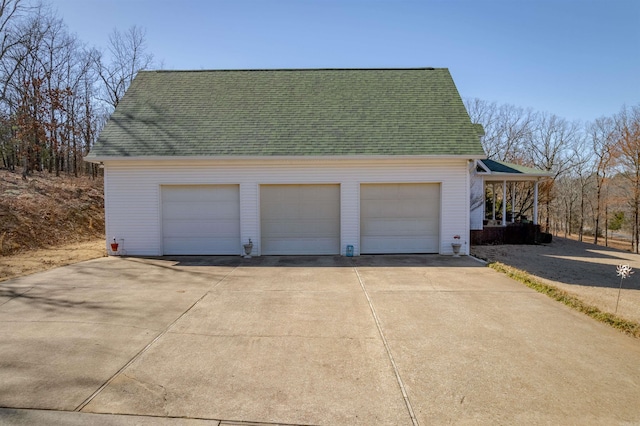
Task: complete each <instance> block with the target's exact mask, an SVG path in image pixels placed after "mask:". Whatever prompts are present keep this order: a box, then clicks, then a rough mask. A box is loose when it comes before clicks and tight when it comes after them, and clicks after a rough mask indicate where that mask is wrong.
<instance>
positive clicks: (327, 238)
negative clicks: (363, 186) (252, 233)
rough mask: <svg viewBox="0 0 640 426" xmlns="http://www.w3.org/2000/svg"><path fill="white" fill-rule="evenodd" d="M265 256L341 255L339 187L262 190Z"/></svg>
mask: <svg viewBox="0 0 640 426" xmlns="http://www.w3.org/2000/svg"><path fill="white" fill-rule="evenodd" d="M260 226H261V233H262V254H339V252H340V186H339V185H262V186H260Z"/></svg>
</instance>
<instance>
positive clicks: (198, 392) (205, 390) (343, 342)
mask: <svg viewBox="0 0 640 426" xmlns="http://www.w3.org/2000/svg"><path fill="white" fill-rule="evenodd" d="M85 410H86V411H93V412H110V413H132V412H133V413H138V414H149V415H159V416H162V415H177V414H180V415H184V416H187V417H200V418H215V419H228V420H236V421H249V422H269V423H287V424H327V425H330V424H363V425H371V424H388V425H411V419H410V418H409V416H408V415H407V412H406V408H405V406H404V404H403V400H402V395H401V393H400V391H399V389H398V384H397V383H396V381H395V377H394V373H393V370H392V369H391V366H390V365H389V363H388V359H387V355H386V353H385V350H384V347H383V345H382V344H381V342H380V341H379V340H376V339H352V338H341V339H336V338H322V337H320V338H309V337H297V336H286V337H245V336H222V337H215V336H206V335H197V334H175V333H170V334H168V335H166V336H165V338H163V339H162V341H159V342H158V344H157V345H154V347H153V348H152V349H151V350H149V351H148V352H147V353H145V354H144V355H143V356H142V357H141V358H140V359H139V361H138V362H136V363H135V364H133V365H132V366H131V367H130V368H129V369H127V371H126V373H125V374H123V375H122V376H120V377H118V379H117V380H116V381H114V382H113V383H112V384H111V385H110V386H109V387H107V388H106V389H105V390H104V391H103V392H102V393H101V394H100V395H98V397H96V398H95V399H94V400H93V401H92V402H91V403H90V404H89V405H88V406H87V407H86V408H85Z"/></svg>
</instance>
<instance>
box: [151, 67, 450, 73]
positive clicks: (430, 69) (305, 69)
mask: <svg viewBox="0 0 640 426" xmlns="http://www.w3.org/2000/svg"><path fill="white" fill-rule="evenodd" d="M436 70H438V71H439V70H448V68H443V67H439V68H435V67H408V68H387V67H382V68H244V69H240V68H239V69H223V68H221V69H200V70H143V71H140V72H144V73H191V72H193V73H198V72H203V73H204V72H265V71H436Z"/></svg>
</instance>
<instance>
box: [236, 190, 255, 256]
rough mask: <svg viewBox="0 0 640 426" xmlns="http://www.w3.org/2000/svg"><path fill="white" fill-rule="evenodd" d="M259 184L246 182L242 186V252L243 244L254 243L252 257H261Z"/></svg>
mask: <svg viewBox="0 0 640 426" xmlns="http://www.w3.org/2000/svg"><path fill="white" fill-rule="evenodd" d="M258 201H259V196H258V184H257V183H256V182H245V183H241V184H240V239H241V241H240V250H242V251H241V253H244V249H243V248H242V245H243V244H246V243H248V242H249V238H251V242H253V250H252V251H251V255H252V256H254V255H255V256H260V217H259V213H258V212H259V211H260V206H259V205H258Z"/></svg>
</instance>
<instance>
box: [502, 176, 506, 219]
mask: <svg viewBox="0 0 640 426" xmlns="http://www.w3.org/2000/svg"><path fill="white" fill-rule="evenodd" d="M502 226H507V181H506V180H503V181H502Z"/></svg>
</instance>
